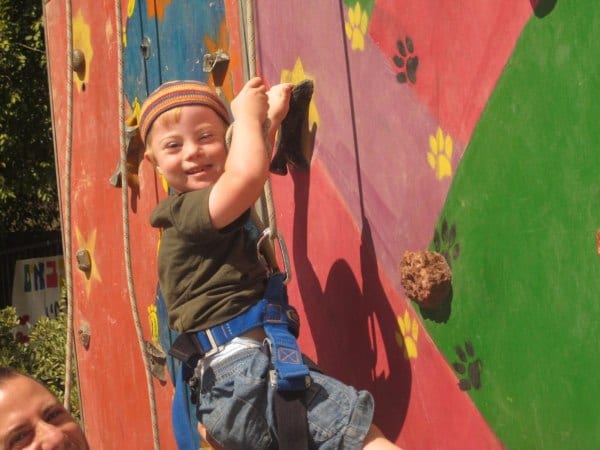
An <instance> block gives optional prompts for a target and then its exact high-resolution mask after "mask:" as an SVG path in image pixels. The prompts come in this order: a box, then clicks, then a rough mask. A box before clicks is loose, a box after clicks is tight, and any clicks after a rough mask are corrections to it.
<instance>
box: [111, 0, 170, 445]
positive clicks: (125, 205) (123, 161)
mask: <svg viewBox="0 0 600 450" xmlns="http://www.w3.org/2000/svg"><path fill="white" fill-rule="evenodd" d="M115 15H116V22H117V24H116V28H117V39H118V44H117V63H118V64H117V68H118V74H117V79H118V92H119V94H118V97H119V99H118V103H119V148H120V155H121V158H120V169H121V200H122V210H123V249H124V253H125V271H126V274H127V289H128V291H129V303H130V305H131V313H132V316H133V322H134V324H135V331H136V335H137V340H138V345H139V348H140V353H141V355H142V360H143V362H144V368H145V370H146V387H147V390H148V399H149V402H150V417H151V420H152V436H153V439H154V449H155V450H158V449H160V440H159V430H158V415H157V411H156V398H155V393H154V384H153V383H152V371H151V370H150V362H149V361H148V355H147V354H146V348H145V345H144V338H143V331H142V325H141V322H140V315H139V312H138V308H137V299H136V295H135V286H134V283H133V270H132V265H131V247H130V241H129V199H128V195H129V190H128V189H127V186H128V184H127V145H126V139H125V108H124V101H123V98H124V89H123V27H122V22H121V20H122V18H121V0H115Z"/></svg>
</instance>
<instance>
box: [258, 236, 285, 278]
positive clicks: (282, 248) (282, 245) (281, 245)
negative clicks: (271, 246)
mask: <svg viewBox="0 0 600 450" xmlns="http://www.w3.org/2000/svg"><path fill="white" fill-rule="evenodd" d="M267 237H268V238H269V239H271V241H274V240H277V243H278V244H279V252H280V253H281V260H282V262H283V274H284V278H283V284H288V283H289V282H290V281H291V279H292V266H291V264H290V258H289V256H288V252H287V246H286V245H285V240H284V239H283V235H282V234H281V233H279V232H276V233H275V234H273V232H272V231H271V229H270V228H265V229H264V230H263V232H262V234H261V236H260V238H258V241H257V242H256V253H257V254H258V258H259V259H260V260H261V261H262V263H263V264H264V265H265V267H267V270H268V271H269V272H271V268H270V267H269V264H268V262H267V260H266V258H265V257H264V255H263V254H262V252H261V251H260V247H261V245H262V243H263V241H264V240H265V239H266V238H267ZM269 274H270V273H269Z"/></svg>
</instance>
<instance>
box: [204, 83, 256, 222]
mask: <svg viewBox="0 0 600 450" xmlns="http://www.w3.org/2000/svg"><path fill="white" fill-rule="evenodd" d="M231 109H232V113H233V117H234V120H235V129H234V132H233V136H232V139H231V145H230V147H229V154H228V155H227V160H226V162H225V167H224V170H223V174H222V175H221V176H220V177H219V179H218V180H217V181H216V183H215V184H214V186H213V189H212V191H211V193H210V197H209V199H208V210H209V214H210V218H211V222H212V224H213V226H214V227H215V228H217V229H221V228H223V227H225V226H227V225H229V224H230V223H231V222H233V221H234V220H235V219H237V218H238V217H239V216H240V215H241V214H242V213H243V212H244V211H246V210H247V209H248V208H249V207H250V206H251V205H252V204H254V202H255V201H256V200H257V199H258V197H259V196H260V194H261V192H262V189H263V186H264V183H265V180H266V179H267V176H268V156H267V148H266V144H265V139H264V136H263V131H262V130H263V123H264V121H265V120H266V119H267V109H268V101H267V95H266V90H265V86H264V85H263V82H262V80H261V79H260V78H253V79H251V80H250V81H248V82H247V83H246V85H245V86H244V87H243V89H242V90H241V91H240V93H239V94H238V95H237V97H236V98H235V99H234V100H233V102H232V103H231Z"/></svg>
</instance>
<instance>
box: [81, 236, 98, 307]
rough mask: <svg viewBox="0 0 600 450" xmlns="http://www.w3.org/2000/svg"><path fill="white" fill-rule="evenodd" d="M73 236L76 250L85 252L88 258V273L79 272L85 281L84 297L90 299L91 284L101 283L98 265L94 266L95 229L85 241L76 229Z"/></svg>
mask: <svg viewBox="0 0 600 450" xmlns="http://www.w3.org/2000/svg"><path fill="white" fill-rule="evenodd" d="M75 234H76V235H77V248H78V249H79V250H86V251H87V252H88V254H89V256H90V262H91V267H90V270H89V271H88V272H80V273H82V274H83V275H84V280H85V295H86V298H88V299H89V298H90V291H91V290H92V283H93V282H94V281H96V282H98V283H101V282H102V277H101V276H100V272H99V270H98V264H96V261H95V258H94V253H95V251H96V229H94V230H92V231H91V232H90V234H89V236H88V238H87V239H86V237H85V236H83V234H82V233H81V231H80V230H79V228H76V230H75Z"/></svg>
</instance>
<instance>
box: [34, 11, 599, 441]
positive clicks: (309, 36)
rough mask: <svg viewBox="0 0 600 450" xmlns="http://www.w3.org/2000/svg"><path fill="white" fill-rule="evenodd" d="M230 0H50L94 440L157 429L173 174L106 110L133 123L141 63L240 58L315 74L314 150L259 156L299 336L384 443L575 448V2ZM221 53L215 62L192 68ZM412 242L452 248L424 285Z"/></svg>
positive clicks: (581, 357)
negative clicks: (414, 267)
mask: <svg viewBox="0 0 600 450" xmlns="http://www.w3.org/2000/svg"><path fill="white" fill-rule="evenodd" d="M248 3H252V2H238V1H235V0H221V1H200V0H196V1H192V0H128V1H125V0H122V1H120V2H119V0H117V1H115V2H108V1H106V0H103V1H97V2H82V1H77V0H66V1H63V2H57V1H55V0H51V1H48V2H45V24H46V32H47V48H48V59H49V68H50V84H51V90H52V111H53V122H54V133H55V146H56V154H57V162H58V180H59V189H60V198H61V213H62V217H63V234H64V241H65V245H66V246H67V249H68V250H69V251H70V258H69V259H68V260H67V261H66V264H67V265H68V267H69V268H70V269H71V272H72V274H71V278H72V302H73V306H74V320H73V325H74V333H75V336H76V339H75V348H76V358H77V366H78V369H79V375H80V376H79V383H80V391H81V399H82V409H83V415H84V420H85V428H86V432H87V434H88V436H89V439H90V443H91V445H92V448H94V449H103V448H106V449H112V448H114V445H115V444H114V443H115V442H119V443H123V444H125V445H126V446H130V447H132V448H153V447H154V448H163V449H171V448H175V443H174V439H173V436H172V426H171V422H170V403H171V397H172V394H173V388H172V377H173V374H174V371H175V369H176V366H175V363H174V361H173V360H172V359H170V358H168V357H166V355H165V351H166V350H167V349H168V347H169V346H170V343H171V341H172V339H173V337H174V336H173V335H172V333H171V332H170V331H169V330H168V328H167V326H166V312H165V308H164V301H163V300H162V297H161V295H160V290H159V289H158V286H157V278H156V263H155V259H156V251H157V247H158V245H159V239H160V236H159V233H158V232H157V231H156V230H154V229H151V228H150V227H149V225H148V217H149V214H150V211H151V210H152V208H153V207H154V206H155V205H156V203H157V202H158V201H159V200H160V199H161V198H162V197H164V196H165V195H167V194H168V186H167V185H166V184H165V183H164V182H163V180H162V179H161V178H159V177H157V176H156V174H155V173H154V171H153V169H152V167H150V166H149V164H148V163H146V162H142V161H141V159H140V153H139V150H140V149H139V147H136V142H135V139H133V140H131V141H128V140H127V139H125V141H124V142H123V141H122V140H121V138H120V137H121V132H122V131H124V130H123V122H124V121H125V120H126V121H127V124H128V125H129V126H135V121H136V117H137V115H138V114H139V106H140V104H141V102H142V101H143V100H144V99H145V98H146V96H147V95H148V93H149V92H151V91H152V90H153V89H154V88H156V87H157V86H159V85H160V83H162V82H165V81H169V80H173V79H181V78H185V79H196V80H202V81H207V82H208V83H210V84H212V85H213V86H215V88H216V89H217V91H218V93H219V94H220V95H221V96H222V97H223V99H224V100H225V101H230V100H231V99H232V98H233V96H234V95H235V92H237V91H238V90H239V89H240V88H241V86H242V85H243V81H244V78H245V76H247V73H248V72H251V71H253V70H256V71H257V73H258V74H260V75H262V76H263V77H264V78H265V80H266V82H267V83H270V84H275V83H278V82H280V81H291V82H294V83H296V82H299V81H301V80H303V79H305V78H309V79H312V80H313V81H314V85H315V92H314V95H313V99H312V102H311V105H310V110H309V116H308V120H307V123H306V124H305V129H304V133H303V150H304V154H305V156H306V158H307V159H308V160H309V161H310V168H309V170H300V169H293V168H290V170H289V172H288V174H286V175H284V176H279V175H273V176H272V181H273V190H274V195H275V205H276V212H277V223H278V226H279V229H280V231H281V232H282V234H283V236H284V237H285V239H286V242H287V248H288V250H289V254H290V258H291V261H292V266H293V267H292V268H293V276H292V281H291V282H290V284H289V287H288V288H289V293H290V298H291V302H292V303H293V304H294V305H295V306H296V307H298V309H299V311H300V315H301V319H302V323H303V324H302V328H301V336H300V343H301V346H302V348H303V349H304V350H305V351H306V353H307V354H308V355H309V356H311V357H313V358H315V359H316V360H317V361H318V363H319V364H320V365H321V367H322V368H323V369H324V370H325V371H326V372H328V373H330V374H331V375H334V376H336V377H338V378H340V379H341V380H343V381H345V382H347V383H350V384H352V385H354V386H356V387H358V388H365V389H368V390H370V391H371V392H372V393H373V395H374V397H375V400H376V413H375V421H376V423H377V424H378V425H379V427H380V428H382V430H383V431H384V433H385V434H386V435H387V436H388V437H389V438H390V439H392V440H393V441H395V442H397V443H398V444H399V445H401V446H402V447H404V448H410V449H427V450H430V449H443V450H448V449H450V450H451V449H460V450H463V449H477V450H479V449H483V448H485V449H499V448H504V447H505V446H506V447H508V448H532V449H535V448H540V449H553V448H564V447H568V448H592V447H593V445H594V443H595V442H598V441H600V423H599V419H598V418H599V417H600V414H599V411H598V407H597V406H596V402H595V399H596V398H598V397H599V392H598V383H595V382H594V381H593V379H592V375H591V374H593V373H594V371H595V370H597V369H598V368H599V366H600V364H599V360H598V356H597V352H595V351H594V344H595V343H596V342H598V337H599V336H598V331H597V327H596V326H595V324H594V319H593V318H594V317H596V316H597V313H598V306H597V302H596V301H595V300H596V296H595V295H594V294H595V293H597V292H598V291H599V289H598V288H599V283H600V282H599V281H598V280H600V277H599V275H600V274H599V273H598V271H599V270H600V269H599V266H598V264H599V260H598V258H600V257H599V256H598V253H599V252H600V251H599V250H598V244H597V241H596V239H597V237H596V236H597V230H598V229H600V225H599V224H600V217H599V216H600V212H599V211H600V208H599V206H600V205H599V204H598V201H599V200H598V187H597V186H598V183H597V182H595V178H594V171H595V168H597V167H598V165H599V162H600V161H599V157H598V156H597V152H595V149H596V147H597V145H598V142H599V139H598V137H599V136H598V127H597V126H595V120H596V119H597V117H599V114H598V113H599V111H598V104H597V102H596V101H595V99H596V97H597V93H598V71H597V70H596V69H595V55H597V54H598V50H599V49H598V41H599V36H598V28H599V27H598V25H599V24H600V17H599V13H598V11H597V8H594V4H593V3H592V0H578V1H571V2H560V3H559V2H558V1H557V0H505V1H504V2H501V3H500V2H482V1H480V0H462V1H461V2H456V1H451V0H401V1H398V0H358V1H355V0H340V1H336V2H331V1H328V2H323V1H319V0H303V1H292V0H288V1H285V2H282V1H281V0H260V1H256V2H254V8H255V10H254V18H255V20H254V22H253V23H246V21H245V18H246V16H247V12H248V10H247V9H246V7H247V4H248ZM282 5H284V7H282ZM115 8H118V9H115ZM118 17H120V18H121V21H120V22H118ZM247 29H252V30H255V32H256V36H255V38H256V40H255V44H256V61H251V60H248V58H247V52H246V50H245V40H244V31H243V30H247ZM69 39H70V40H71V42H72V46H73V49H74V50H76V51H73V53H72V55H73V57H74V58H71V57H70V54H69V52H70V45H68V43H69ZM121 45H122V47H120V46H121ZM119 50H121V51H119ZM218 54H225V55H226V56H227V59H226V62H225V63H223V64H221V65H217V66H216V67H213V70H212V72H210V71H209V72H207V71H205V70H203V65H205V57H206V55H218ZM75 57H76V58H75ZM82 58H83V61H84V64H83V66H81V65H80V62H81V59H82ZM71 65H72V66H73V69H74V70H72V71H70V70H69V67H70V66H71ZM70 99H72V101H70ZM123 135H124V136H127V135H126V134H123ZM123 146H124V147H123ZM122 147H123V148H125V149H128V151H127V155H126V156H127V158H126V171H124V172H123V173H121V172H119V170H118V169H119V162H120V159H121V148H122ZM123 175H124V176H123ZM407 250H411V251H420V250H432V251H436V252H438V253H440V254H442V255H444V257H445V258H446V260H447V262H448V264H449V265H450V267H451V268H452V272H453V279H452V289H451V292H450V295H449V296H448V297H447V298H446V301H445V302H444V303H442V304H441V305H440V306H439V307H437V308H433V309H432V308H424V307H422V306H420V305H419V303H417V302H416V301H414V300H413V299H411V298H408V297H407V295H406V294H405V291H404V289H403V287H402V284H401V273H400V268H399V267H400V262H401V260H402V256H403V254H404V252H405V251H407ZM140 341H141V342H140ZM144 355H145V358H144V357H143V356H144ZM145 362H147V369H146V366H145ZM153 410H154V411H155V412H156V417H155V419H154V420H153Z"/></svg>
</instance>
